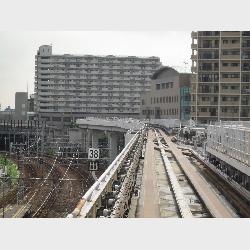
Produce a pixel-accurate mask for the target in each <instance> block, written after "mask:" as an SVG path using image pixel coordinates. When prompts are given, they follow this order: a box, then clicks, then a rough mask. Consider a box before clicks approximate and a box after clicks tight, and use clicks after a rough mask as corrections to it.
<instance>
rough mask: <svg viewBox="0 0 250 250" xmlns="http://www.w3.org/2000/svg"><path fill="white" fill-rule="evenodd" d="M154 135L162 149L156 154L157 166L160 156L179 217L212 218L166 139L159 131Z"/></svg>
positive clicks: (155, 131)
mask: <svg viewBox="0 0 250 250" xmlns="http://www.w3.org/2000/svg"><path fill="white" fill-rule="evenodd" d="M154 133H155V136H156V143H157V145H158V147H159V149H160V150H159V149H158V150H156V152H155V158H156V164H159V155H160V159H161V163H160V164H163V165H164V167H165V170H166V171H165V174H166V175H167V178H168V183H169V188H170V190H172V197H173V199H174V200H175V203H176V204H177V206H176V208H177V209H178V211H177V212H176V213H177V214H178V216H179V217H181V218H188V217H199V218H203V217H211V215H210V214H209V212H208V211H207V209H206V207H205V206H204V204H203V202H202V200H201V198H200V197H199V196H198V194H197V193H196V191H195V190H194V188H193V187H192V185H191V184H190V182H189V180H188V178H187V177H186V175H185V173H184V172H183V171H182V169H181V166H180V165H179V163H178V161H177V160H176V159H175V157H174V155H173V154H172V152H171V149H170V148H169V146H168V145H167V143H166V141H165V139H164V137H162V135H161V133H160V132H159V130H154ZM157 151H158V153H157ZM157 156H158V157H157Z"/></svg>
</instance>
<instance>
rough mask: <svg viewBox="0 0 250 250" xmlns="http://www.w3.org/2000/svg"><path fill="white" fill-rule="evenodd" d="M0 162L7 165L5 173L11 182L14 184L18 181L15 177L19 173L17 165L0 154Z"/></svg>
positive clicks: (17, 176)
mask: <svg viewBox="0 0 250 250" xmlns="http://www.w3.org/2000/svg"><path fill="white" fill-rule="evenodd" d="M0 164H1V165H2V166H7V175H8V176H9V177H10V178H11V182H12V184H16V183H17V182H18V179H17V178H19V175H20V172H19V170H18V168H17V165H16V164H15V163H13V162H12V161H11V160H9V159H7V158H6V157H3V156H0ZM13 178H14V179H13Z"/></svg>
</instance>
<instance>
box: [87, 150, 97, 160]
mask: <svg viewBox="0 0 250 250" xmlns="http://www.w3.org/2000/svg"><path fill="white" fill-rule="evenodd" d="M99 155H100V151H99V149H98V148H89V153H88V159H89V160H97V159H99Z"/></svg>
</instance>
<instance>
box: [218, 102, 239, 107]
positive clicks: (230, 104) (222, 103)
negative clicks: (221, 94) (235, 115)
mask: <svg viewBox="0 0 250 250" xmlns="http://www.w3.org/2000/svg"><path fill="white" fill-rule="evenodd" d="M239 105H240V102H239V101H235V102H234V101H224V102H223V101H221V103H220V106H221V107H223V106H227V107H228V106H239Z"/></svg>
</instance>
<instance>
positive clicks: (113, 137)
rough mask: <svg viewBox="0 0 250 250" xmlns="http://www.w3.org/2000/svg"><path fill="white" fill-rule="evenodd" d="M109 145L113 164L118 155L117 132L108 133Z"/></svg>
mask: <svg viewBox="0 0 250 250" xmlns="http://www.w3.org/2000/svg"><path fill="white" fill-rule="evenodd" d="M108 139H109V145H110V153H109V156H110V161H111V162H112V161H113V160H114V159H115V158H116V156H117V155H118V139H119V136H118V134H117V133H115V132H109V133H108Z"/></svg>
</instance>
